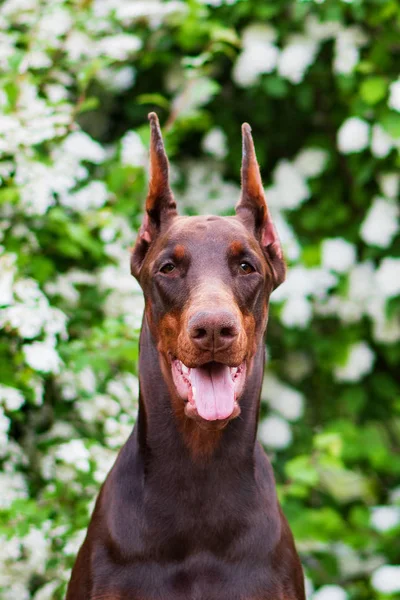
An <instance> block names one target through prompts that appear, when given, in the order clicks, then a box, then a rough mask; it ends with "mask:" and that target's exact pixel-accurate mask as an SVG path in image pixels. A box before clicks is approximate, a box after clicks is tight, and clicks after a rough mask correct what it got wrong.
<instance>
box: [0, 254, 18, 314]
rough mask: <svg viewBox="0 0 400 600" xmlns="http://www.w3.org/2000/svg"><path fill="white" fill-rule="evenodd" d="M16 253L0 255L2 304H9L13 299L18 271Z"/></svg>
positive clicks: (0, 298)
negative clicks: (14, 283)
mask: <svg viewBox="0 0 400 600" xmlns="http://www.w3.org/2000/svg"><path fill="white" fill-rule="evenodd" d="M15 261H16V256H15V254H3V255H2V256H0V306H7V305H8V304H11V302H12V300H13V282H14V277H15V274H16V272H17V269H16V267H15Z"/></svg>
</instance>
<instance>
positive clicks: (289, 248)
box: [267, 197, 300, 260]
mask: <svg viewBox="0 0 400 600" xmlns="http://www.w3.org/2000/svg"><path fill="white" fill-rule="evenodd" d="M267 201H268V206H269V208H272V210H271V214H272V219H273V222H274V224H275V227H276V230H277V232H278V235H279V239H280V242H281V244H282V247H283V249H284V254H285V256H286V257H287V258H288V259H289V260H297V259H298V258H299V257H300V244H299V242H298V241H297V238H296V236H295V234H294V231H293V229H292V227H291V226H290V225H289V224H288V222H287V221H286V219H285V217H284V215H283V213H282V212H280V211H277V210H276V209H274V208H273V207H271V204H270V202H269V197H268V198H267Z"/></svg>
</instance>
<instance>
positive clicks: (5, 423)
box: [0, 406, 11, 489]
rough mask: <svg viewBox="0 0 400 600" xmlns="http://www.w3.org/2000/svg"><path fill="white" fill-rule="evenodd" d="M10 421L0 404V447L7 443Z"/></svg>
mask: <svg viewBox="0 0 400 600" xmlns="http://www.w3.org/2000/svg"><path fill="white" fill-rule="evenodd" d="M10 423H11V421H10V419H9V418H8V417H6V415H5V414H4V410H3V407H2V406H0V448H4V446H5V445H6V444H7V441H8V435H7V434H8V430H9V429H10ZM0 489H1V488H0Z"/></svg>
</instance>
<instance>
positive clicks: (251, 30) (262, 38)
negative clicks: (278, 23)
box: [242, 23, 278, 48]
mask: <svg viewBox="0 0 400 600" xmlns="http://www.w3.org/2000/svg"><path fill="white" fill-rule="evenodd" d="M277 37H278V34H277V31H276V29H274V27H272V26H271V25H265V24H264V23H252V24H251V25H248V26H247V27H245V28H244V29H243V31H242V42H243V47H244V48H248V47H249V46H252V45H253V44H263V43H265V42H267V43H272V42H275V41H276V38H277Z"/></svg>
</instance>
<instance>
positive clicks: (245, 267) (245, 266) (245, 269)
mask: <svg viewBox="0 0 400 600" xmlns="http://www.w3.org/2000/svg"><path fill="white" fill-rule="evenodd" d="M239 269H240V272H241V273H244V274H245V275H248V274H249V273H254V271H255V268H254V267H253V266H252V265H251V264H250V263H248V262H241V263H240V265H239Z"/></svg>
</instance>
